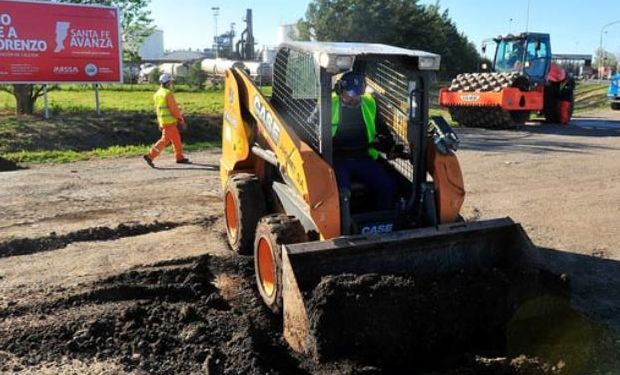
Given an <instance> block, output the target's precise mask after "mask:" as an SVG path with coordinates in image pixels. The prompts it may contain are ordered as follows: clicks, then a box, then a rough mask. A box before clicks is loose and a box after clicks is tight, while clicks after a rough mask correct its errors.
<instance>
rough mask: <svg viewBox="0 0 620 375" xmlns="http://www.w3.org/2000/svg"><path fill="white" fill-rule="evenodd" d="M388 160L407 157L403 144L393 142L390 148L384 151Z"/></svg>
mask: <svg viewBox="0 0 620 375" xmlns="http://www.w3.org/2000/svg"><path fill="white" fill-rule="evenodd" d="M386 156H387V158H388V160H394V159H397V158H402V159H405V158H407V154H405V146H403V145H399V144H394V146H392V148H390V150H389V151H388V152H387V153H386Z"/></svg>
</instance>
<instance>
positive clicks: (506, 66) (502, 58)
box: [483, 33, 551, 83]
mask: <svg viewBox="0 0 620 375" xmlns="http://www.w3.org/2000/svg"><path fill="white" fill-rule="evenodd" d="M493 40H494V41H495V43H496V44H497V47H496V50H495V60H494V64H493V67H494V70H495V71H496V72H500V73H510V72H518V73H521V74H523V75H525V76H527V77H528V78H529V79H530V81H531V82H534V83H543V82H544V81H545V78H546V76H547V73H548V72H549V68H550V64H551V44H550V41H549V34H541V33H521V34H519V35H512V34H509V35H506V36H499V37H497V38H495V39H493ZM485 48H486V47H485V46H483V51H484V49H485Z"/></svg>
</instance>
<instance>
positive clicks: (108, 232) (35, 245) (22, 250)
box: [0, 215, 217, 258]
mask: <svg viewBox="0 0 620 375" xmlns="http://www.w3.org/2000/svg"><path fill="white" fill-rule="evenodd" d="M215 220H217V216H215V215H212V216H209V217H205V218H203V219H200V220H197V221H192V222H158V221H155V222H153V223H148V224H143V223H137V224H119V225H117V226H116V227H114V228H110V227H94V228H86V229H81V230H78V231H75V232H70V233H67V234H63V235H58V234H56V233H55V232H52V233H50V234H49V235H48V236H45V237H38V238H17V239H14V240H10V241H7V242H3V243H0V258H3V257H10V256H16V255H26V254H33V253H38V252H42V251H51V250H57V249H62V248H63V247H66V246H67V245H69V244H71V243H73V242H85V241H111V240H116V239H119V238H122V237H133V236H140V235H143V234H147V233H154V232H160V231H165V230H170V229H174V228H177V227H179V226H183V225H190V224H200V225H208V224H210V223H213V222H215Z"/></svg>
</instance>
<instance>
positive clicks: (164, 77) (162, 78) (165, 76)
mask: <svg viewBox="0 0 620 375" xmlns="http://www.w3.org/2000/svg"><path fill="white" fill-rule="evenodd" d="M173 80H174V79H173V78H172V76H171V75H170V74H168V73H164V74H162V75H160V76H159V83H161V84H162V85H165V84H166V83H168V82H171V81H173Z"/></svg>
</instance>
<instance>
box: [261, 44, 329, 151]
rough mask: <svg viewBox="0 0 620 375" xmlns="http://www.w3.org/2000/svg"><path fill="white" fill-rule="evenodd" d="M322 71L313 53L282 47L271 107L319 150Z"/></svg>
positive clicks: (278, 55) (278, 56) (274, 68)
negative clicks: (320, 72)
mask: <svg viewBox="0 0 620 375" xmlns="http://www.w3.org/2000/svg"><path fill="white" fill-rule="evenodd" d="M319 96H320V88H319V71H318V68H317V67H316V66H315V63H314V58H313V56H312V54H309V53H304V52H300V51H296V50H291V49H288V48H282V49H280V51H279V52H278V54H277V55H276V59H275V63H274V67H273V93H272V97H271V101H272V104H273V105H274V106H275V107H276V108H277V109H278V112H279V113H280V114H281V116H282V117H283V118H284V120H285V122H286V123H287V125H288V126H290V127H292V128H293V130H294V131H295V133H296V134H297V135H298V136H299V137H300V138H301V140H302V141H304V142H305V143H307V144H308V145H309V146H310V147H312V148H314V149H315V150H317V151H318V150H319V144H320V129H319V109H318V105H317V103H318V102H319Z"/></svg>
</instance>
